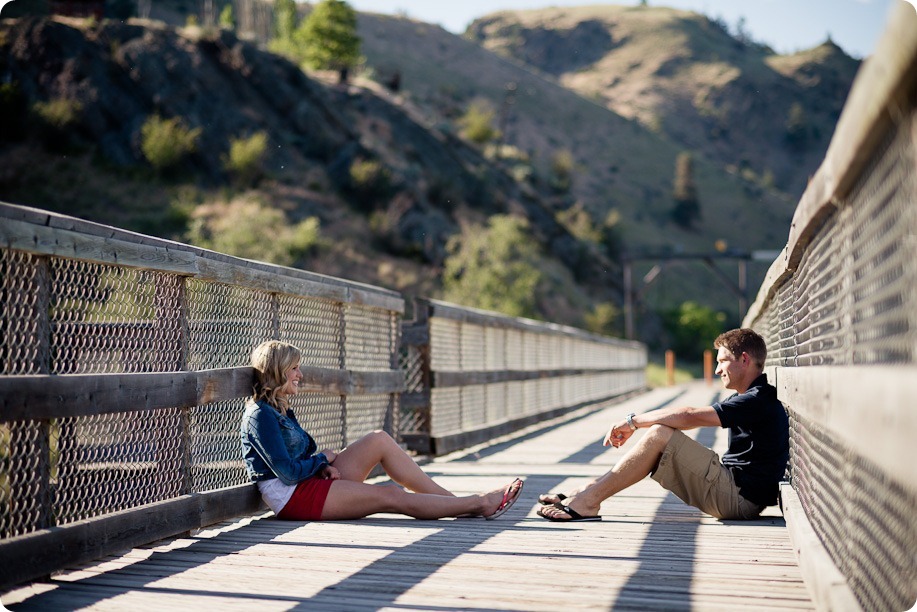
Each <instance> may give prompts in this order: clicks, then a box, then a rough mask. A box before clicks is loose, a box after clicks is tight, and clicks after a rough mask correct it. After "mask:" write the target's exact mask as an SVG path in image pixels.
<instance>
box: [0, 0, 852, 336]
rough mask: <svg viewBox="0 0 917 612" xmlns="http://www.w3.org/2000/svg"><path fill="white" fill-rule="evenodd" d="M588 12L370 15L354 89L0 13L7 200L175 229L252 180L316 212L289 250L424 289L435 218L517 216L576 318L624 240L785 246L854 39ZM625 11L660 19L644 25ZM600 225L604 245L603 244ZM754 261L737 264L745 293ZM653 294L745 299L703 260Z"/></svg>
mask: <svg viewBox="0 0 917 612" xmlns="http://www.w3.org/2000/svg"><path fill="white" fill-rule="evenodd" d="M163 4H168V3H167V2H165V3H163ZM170 6H171V5H170ZM179 8H180V7H177V6H175V7H171V8H170V10H172V9H174V10H173V11H172V13H174V19H173V21H175V22H178V23H183V20H182V19H181V15H182V14H181V12H180V10H179ZM595 10H596V11H599V13H595V12H592V13H590V12H583V11H586V9H582V10H580V9H576V10H572V9H571V10H568V11H569V12H571V13H576V14H575V15H572V17H571V19H569V20H567V19H566V18H565V17H564V15H566V14H567V13H565V12H557V13H551V12H550V11H538V12H521V13H503V14H499V15H493V16H489V17H487V18H482V19H481V20H479V21H478V22H476V23H475V24H474V25H473V26H472V28H470V30H469V32H468V35H467V36H466V37H464V38H463V37H459V36H455V35H452V34H450V33H448V32H446V31H445V30H443V29H441V28H439V27H436V26H432V25H429V24H425V23H420V22H416V21H413V20H410V19H405V18H397V17H389V16H382V15H374V14H361V15H360V19H359V30H360V31H359V33H360V36H361V38H362V41H363V48H362V52H363V54H364V56H365V57H366V65H365V67H364V68H363V70H362V71H358V73H357V74H356V76H355V78H354V79H353V81H352V82H351V84H350V85H348V86H344V87H341V86H338V85H336V80H335V79H334V78H333V76H332V75H323V74H320V73H309V74H307V73H304V72H303V71H302V70H300V69H299V68H298V67H296V66H295V65H293V64H291V63H290V62H288V61H287V60H285V59H283V58H281V57H278V56H276V55H274V54H271V53H268V52H266V51H264V50H263V49H262V48H261V47H260V46H258V45H257V44H254V43H252V42H246V41H244V40H240V39H239V38H237V37H236V36H235V35H234V34H233V33H231V32H227V31H218V30H209V31H208V30H201V29H200V28H196V27H189V28H182V27H175V26H169V25H166V24H165V23H163V22H161V21H149V20H131V21H129V22H117V21H108V20H103V21H101V22H95V21H84V20H68V19H64V18H55V19H47V18H44V19H41V18H34V17H33V18H21V19H3V20H0V75H2V83H3V85H2V88H3V90H2V96H0V104H2V105H3V112H4V117H5V118H6V117H10V121H9V122H6V123H5V125H4V126H3V127H2V129H0V199H2V200H4V201H9V202H15V203H22V204H28V205H33V206H37V207H40V208H47V209H52V210H57V211H61V212H66V213H68V214H74V215H77V216H81V217H85V218H89V219H93V220H97V221H101V222H105V223H111V224H113V225H119V226H122V227H128V228H131V229H136V230H139V231H143V232H147V233H152V234H156V235H160V236H165V237H169V238H177V239H184V237H185V236H186V232H187V231H188V227H189V222H190V220H189V215H190V214H191V212H192V211H193V210H194V209H196V208H201V205H204V204H206V205H208V206H211V207H212V206H213V204H214V202H218V201H221V200H232V199H233V198H237V197H240V196H244V197H246V198H255V199H257V200H258V201H261V202H263V203H264V204H265V205H267V206H269V207H272V208H276V209H279V210H282V211H284V213H285V214H286V216H287V218H288V219H289V221H290V223H295V222H298V221H300V220H302V219H305V218H307V217H312V216H315V217H318V218H319V219H320V222H321V234H322V237H323V243H322V246H321V248H319V249H314V250H312V251H311V252H310V253H309V254H308V255H304V256H302V257H301V258H300V259H299V260H297V261H296V262H295V265H299V266H302V267H305V268H307V269H310V270H313V271H317V272H324V273H328V274H333V275H336V276H342V277H345V278H349V279H353V280H358V281H364V282H370V283H374V284H379V285H383V286H386V287H391V288H393V289H396V290H399V291H402V292H404V293H406V294H408V295H409V296H410V295H426V296H434V297H437V296H439V295H441V294H440V291H441V279H440V274H441V272H442V269H443V264H444V260H445V258H446V256H447V252H446V244H447V242H448V241H449V239H450V238H452V237H455V236H457V235H459V234H460V232H461V231H462V228H465V227H468V226H470V225H471V224H483V223H485V222H486V220H487V218H488V217H490V216H491V215H494V214H498V213H511V214H514V215H517V216H522V217H524V218H525V219H527V220H528V222H529V225H530V228H531V230H530V231H531V240H532V241H533V242H534V243H536V244H538V245H539V249H540V251H541V252H542V253H544V255H545V258H546V259H545V262H546V263H545V271H546V272H547V277H548V279H549V282H548V283H547V284H546V285H545V287H543V288H542V290H541V291H540V292H539V296H538V312H539V314H540V315H541V316H543V317H545V318H546V319H549V320H554V321H558V322H563V323H569V324H573V325H580V326H581V325H583V317H584V314H585V313H587V312H589V311H590V310H591V309H592V308H593V307H594V306H595V305H596V304H598V303H602V302H609V301H610V302H614V303H617V304H620V303H621V292H620V283H621V280H620V279H621V269H620V264H619V261H618V259H617V257H618V256H619V255H620V254H621V253H640V252H644V251H654V252H656V251H667V252H702V253H709V252H710V251H711V250H712V249H713V248H714V244H716V243H718V242H719V243H720V244H723V243H725V244H727V245H728V247H729V248H736V249H741V250H754V249H778V248H780V247H781V246H782V245H783V243H784V242H785V239H786V235H787V229H788V227H789V222H790V219H791V217H792V213H793V210H794V208H795V203H796V201H797V199H798V195H799V193H801V184H803V185H804V177H805V176H806V175H807V173H809V172H811V171H813V170H814V168H815V167H816V166H817V163H818V161H819V160H820V157H821V155H822V154H823V151H824V145H826V143H827V139H828V137H829V136H830V133H831V130H832V129H833V119H832V117H833V116H834V115H835V114H836V112H837V109H839V108H840V107H841V105H842V103H843V98H844V95H845V93H846V88H845V83H847V80H846V79H847V78H848V72H849V71H850V69H851V64H850V61H849V58H846V56H844V55H843V53H842V52H840V51H839V50H838V49H836V47H833V46H831V45H826V46H823V47H821V48H819V49H816V50H812V51H810V52H807V53H801V54H797V55H795V56H789V57H781V56H775V55H773V54H769V53H768V52H767V51H766V50H764V49H761V48H760V47H757V46H755V45H747V44H742V43H738V42H737V41H736V40H735V39H733V38H732V37H730V36H729V35H728V34H727V33H725V32H724V31H723V30H722V28H719V27H718V26H717V25H716V24H713V23H711V22H709V21H708V20H706V19H705V18H702V17H699V16H697V15H694V14H691V13H682V12H678V11H671V10H669V9H655V8H653V9H646V8H644V9H623V8H621V7H602V9H601V10H599V9H595ZM640 11H642V12H640ZM172 13H170V14H172ZM631 13H635V14H638V13H639V14H638V17H639V19H644V21H646V20H647V19H649V17H650V16H654V17H653V18H652V19H651V20H650V21H652V22H653V23H649V22H647V23H644V25H643V26H641V27H642V28H643V29H642V30H641V27H637V25H635V24H637V23H638V22H639V20H637V21H635V20H634V19H632V16H631ZM547 17H551V18H550V19H548V18H547ZM651 26H652V27H651ZM653 28H661V34H660V33H659V32H656V31H655V30H654V29H653ZM660 37H661V38H660ZM660 40H664V41H671V44H668V43H667V44H665V45H664V44H661V43H660V42H659V41H660ZM653 41H655V42H653ZM663 47H665V48H666V49H667V51H666V52H665V53H663V52H662V50H660V48H663ZM628 49H630V51H627V53H626V54H625V53H624V52H625V51H626V50H628ZM641 53H645V54H646V57H644V58H643V59H641V60H639V61H638V60H637V59H635V57H637V56H639V55H640V54H641ZM609 57H612V59H613V60H614V61H610V60H609V59H608V58H609ZM628 58H629V59H628ZM609 61H610V64H609ZM625 65H626V69H623V68H621V66H625ZM829 67H830V70H828V68H829ZM615 70H617V71H618V72H614V71H615ZM832 71H833V72H832ZM613 74H614V75H617V76H610V75H613ZM711 75H712V76H711ZM587 76H588V78H586V77H587ZM752 77H754V78H752ZM850 78H851V79H852V74H851V75H850ZM705 79H706V80H705ZM847 86H849V83H848V85H847ZM692 87H695V89H691V88H692ZM756 88H757V90H756ZM762 89H763V90H764V91H765V92H766V94H761V95H760V96H756V95H754V94H753V93H752V92H755V91H758V90H762ZM819 96H820V97H819ZM759 98H760V99H759ZM59 101H63V106H64V107H65V108H69V109H70V110H71V111H74V112H73V113H72V117H71V118H70V119H69V122H68V123H67V124H66V126H63V125H54V121H53V120H49V119H48V118H47V117H45V118H44V119H42V120H38V119H37V117H36V108H37V106H38V105H46V106H48V105H51V106H53V105H52V104H51V103H56V102H59ZM794 104H796V105H798V106H799V108H798V109H795V110H794V108H793V107H794ZM481 105H483V107H485V108H490V109H492V110H493V112H494V117H495V122H496V127H497V128H498V129H499V134H500V135H499V137H498V138H497V139H496V140H493V141H491V142H490V143H488V144H486V145H475V144H470V143H469V142H467V141H466V140H465V139H463V137H462V135H461V133H462V119H463V116H464V115H465V114H466V113H467V112H468V110H469V109H470V108H472V107H475V106H481ZM762 105H763V106H762ZM773 109H778V110H777V112H773ZM153 115H160V116H162V117H177V118H181V120H182V121H183V122H184V123H185V124H186V125H187V126H188V127H189V128H192V129H194V130H199V136H198V146H197V148H196V151H195V152H194V153H193V154H192V155H191V156H189V157H187V158H186V159H185V160H184V161H183V163H182V164H181V166H180V167H178V168H177V169H173V170H172V171H170V172H168V173H162V172H156V171H155V170H154V169H153V168H152V167H151V166H150V164H149V163H147V161H146V160H145V159H144V155H143V153H142V151H141V131H142V127H143V124H144V122H145V121H147V120H148V118H149V117H151V116H153ZM790 119H793V121H790ZM258 132H264V133H266V134H267V137H268V142H269V145H270V146H269V147H268V154H267V156H266V158H265V159H264V161H263V166H264V168H263V170H264V172H263V176H262V178H261V179H260V181H257V182H255V183H254V184H253V185H248V186H246V187H244V188H243V187H242V186H240V185H238V184H237V183H236V182H235V181H234V177H233V176H232V174H231V173H229V172H227V170H226V165H225V160H226V158H227V155H228V153H229V149H230V143H231V141H232V139H236V138H244V137H247V136H250V135H252V134H255V133H258ZM756 138H757V139H758V142H757V144H758V145H759V146H751V145H752V144H754V143H755V139H756ZM684 151H691V152H692V154H693V155H694V179H695V183H696V187H697V194H698V200H699V203H700V217H699V219H698V220H697V222H695V223H694V224H692V225H691V226H687V227H686V226H682V225H679V224H677V223H673V220H672V208H673V176H674V173H675V167H676V158H678V156H679V154H681V153H683V152H684ZM742 152H744V156H743V154H742ZM558 159H565V160H566V166H565V168H566V170H565V176H563V177H559V176H558V172H557V160H558ZM361 177H362V178H361ZM561 179H562V180H561ZM603 225H604V227H605V229H606V230H609V231H610V232H611V234H613V241H612V242H613V243H614V244H608V243H606V244H604V245H602V246H601V248H596V244H595V240H596V238H595V232H596V228H599V227H602V226H603ZM737 230H738V231H737ZM607 237H608V236H606V238H607ZM768 263H769V262H762V263H758V264H754V265H752V266H750V269H749V286H750V287H752V290H754V287H755V286H756V284H757V282H759V281H760V279H761V278H762V277H763V274H764V272H765V271H766V269H767V266H768ZM649 265H650V264H647V268H648V266H649ZM721 267H722V268H723V269H724V270H725V272H726V274H731V275H734V274H735V271H734V268H733V269H732V270H730V269H729V266H728V265H727V264H725V263H724V264H723V265H722V266H721ZM637 272H638V274H642V273H643V272H645V270H643V271H641V270H638V271H637ZM653 291H654V292H655V295H650V297H651V298H652V300H653V301H654V305H655V306H656V307H666V306H671V305H673V304H677V303H679V302H681V301H682V300H685V299H694V300H697V301H699V302H701V303H705V304H708V305H711V306H715V307H717V308H723V309H724V310H726V311H727V312H730V313H731V314H732V315H733V316H737V314H738V313H737V312H735V310H734V308H735V306H734V304H735V299H734V296H733V295H732V294H731V293H730V292H729V291H728V290H727V289H726V288H725V287H724V286H723V285H722V283H721V282H720V281H719V280H718V279H717V278H716V277H715V275H712V274H711V273H710V271H709V270H705V269H704V268H703V266H701V265H698V268H695V269H684V268H683V269H682V271H681V273H678V274H670V275H667V276H666V277H665V280H664V281H660V282H657V283H656V285H655V286H654V290H653Z"/></svg>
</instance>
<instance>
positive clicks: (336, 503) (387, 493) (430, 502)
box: [322, 462, 506, 521]
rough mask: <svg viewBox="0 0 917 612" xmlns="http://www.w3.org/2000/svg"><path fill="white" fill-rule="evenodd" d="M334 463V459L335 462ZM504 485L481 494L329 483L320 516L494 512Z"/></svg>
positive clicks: (431, 516)
mask: <svg viewBox="0 0 917 612" xmlns="http://www.w3.org/2000/svg"><path fill="white" fill-rule="evenodd" d="M335 463H336V462H335ZM505 491H506V487H505V486H504V487H500V488H499V489H494V490H493V491H491V492H490V493H485V494H482V495H467V496H463V497H456V496H454V495H437V494H431V493H409V492H407V491H405V490H403V489H401V488H400V487H396V486H391V485H369V484H366V483H362V482H354V481H351V480H343V479H342V480H335V481H334V482H332V483H331V489H330V490H329V491H328V497H327V499H326V500H325V506H324V508H323V509H322V520H324V521H331V520H348V519H358V518H362V517H364V516H368V515H370V514H375V513H377V512H393V513H398V514H406V515H408V516H412V517H414V518H419V519H438V518H444V517H447V516H458V515H461V514H476V515H477V514H481V515H489V514H493V513H494V512H495V511H496V510H497V508H498V507H499V506H500V504H501V503H502V501H503V497H504V493H505Z"/></svg>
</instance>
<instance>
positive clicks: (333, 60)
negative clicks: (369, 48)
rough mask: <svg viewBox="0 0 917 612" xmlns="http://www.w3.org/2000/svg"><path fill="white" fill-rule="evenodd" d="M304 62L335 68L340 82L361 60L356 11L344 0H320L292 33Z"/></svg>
mask: <svg viewBox="0 0 917 612" xmlns="http://www.w3.org/2000/svg"><path fill="white" fill-rule="evenodd" d="M294 38H295V39H296V42H297V43H300V44H301V45H302V48H303V51H304V55H305V63H306V65H307V66H309V67H310V68H315V69H318V70H337V71H339V73H340V80H341V82H342V83H343V82H345V81H346V80H347V74H348V72H349V70H350V69H351V68H352V67H353V66H355V65H356V64H357V62H358V61H359V60H360V37H359V36H358V35H357V13H356V11H354V10H353V8H351V6H350V5H349V4H347V3H346V2H344V1H343V0H321V2H319V3H318V4H316V5H315V8H313V9H312V12H311V13H309V16H308V17H307V18H306V19H304V20H303V22H302V24H300V26H299V28H297V30H296V33H295V35H294Z"/></svg>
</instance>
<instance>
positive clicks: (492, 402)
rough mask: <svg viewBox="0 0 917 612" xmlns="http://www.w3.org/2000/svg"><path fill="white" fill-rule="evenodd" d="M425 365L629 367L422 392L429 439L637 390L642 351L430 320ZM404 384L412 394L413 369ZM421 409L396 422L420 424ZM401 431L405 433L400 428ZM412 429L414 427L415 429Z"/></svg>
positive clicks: (443, 368) (550, 332) (456, 368)
mask: <svg viewBox="0 0 917 612" xmlns="http://www.w3.org/2000/svg"><path fill="white" fill-rule="evenodd" d="M429 320H430V368H431V370H433V371H440V372H490V371H493V372H497V371H531V372H537V371H550V370H564V369H602V368H622V369H633V370H635V371H634V372H627V371H623V372H596V373H585V374H575V375H566V376H563V377H547V378H533V379H529V380H519V381H508V382H499V383H490V384H476V385H466V386H463V387H455V388H435V387H434V388H433V389H431V390H430V391H431V393H430V404H431V405H430V420H431V423H430V429H429V432H427V433H429V434H430V435H432V436H442V435H446V434H452V433H457V432H462V431H470V430H474V429H479V428H481V427H484V426H487V425H491V424H495V423H499V422H501V421H505V420H507V419H514V418H518V417H523V416H528V415H534V414H541V413H544V412H547V411H550V410H554V409H560V408H566V407H571V406H575V405H579V404H585V403H588V402H595V401H599V400H602V399H606V398H609V397H613V396H615V395H620V394H622V393H626V392H628V391H633V390H635V389H639V388H641V387H643V385H644V384H645V380H644V374H643V370H642V368H643V367H644V366H645V365H646V354H645V352H644V350H643V348H642V347H640V346H636V345H626V344H618V343H612V342H607V341H602V340H600V339H591V338H588V337H577V336H570V335H565V334H562V333H559V332H557V331H556V330H554V329H552V328H550V326H546V327H545V328H543V329H539V328H538V327H537V326H532V327H531V328H530V329H519V328H514V327H502V328H501V327H499V323H498V322H497V321H498V319H497V318H496V317H495V323H494V325H485V324H479V323H470V322H467V321H457V320H453V319H448V318H445V317H437V316H433V317H431V318H430V319H429ZM417 368H418V369H417V370H415V371H414V373H415V376H414V378H411V379H409V380H411V381H412V383H413V384H414V386H415V387H414V388H417V389H418V390H419V387H420V386H421V380H420V377H419V375H417V374H418V372H419V368H420V365H418V366H417ZM420 412H421V409H416V410H412V411H409V413H408V414H406V415H404V416H403V417H402V423H403V424H404V425H405V427H410V426H412V425H413V426H416V425H417V424H421V423H423V422H424V419H423V417H422V415H421V414H419V413H420ZM403 431H406V430H403ZM415 431H416V430H415Z"/></svg>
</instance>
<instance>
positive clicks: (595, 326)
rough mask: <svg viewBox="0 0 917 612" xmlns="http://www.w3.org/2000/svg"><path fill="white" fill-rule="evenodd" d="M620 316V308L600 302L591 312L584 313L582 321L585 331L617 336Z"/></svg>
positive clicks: (609, 303)
mask: <svg viewBox="0 0 917 612" xmlns="http://www.w3.org/2000/svg"><path fill="white" fill-rule="evenodd" d="M620 316H621V309H620V308H618V307H617V306H615V305H614V304H612V303H611V302H602V303H599V304H596V305H595V307H594V308H593V309H592V312H588V313H586V315H585V316H584V317H583V320H584V322H585V324H586V329H588V330H589V331H591V332H592V333H594V334H602V335H605V336H617V335H619V332H618V325H617V323H618V319H619V318H620Z"/></svg>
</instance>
